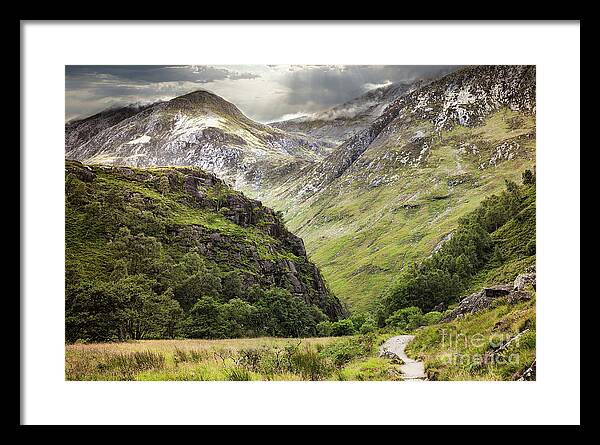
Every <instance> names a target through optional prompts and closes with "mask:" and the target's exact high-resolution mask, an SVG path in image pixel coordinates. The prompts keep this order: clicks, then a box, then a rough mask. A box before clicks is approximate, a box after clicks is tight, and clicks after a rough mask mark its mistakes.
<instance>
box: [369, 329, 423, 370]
mask: <svg viewBox="0 0 600 445" xmlns="http://www.w3.org/2000/svg"><path fill="white" fill-rule="evenodd" d="M413 338H415V336H414V335H398V336H396V337H392V338H390V339H388V340H386V341H385V342H384V343H383V344H382V345H381V346H380V347H379V356H380V357H388V358H389V357H390V356H391V355H395V356H397V357H399V358H400V359H402V361H403V362H404V364H403V365H400V370H401V371H402V378H403V379H404V380H426V377H427V376H426V375H425V365H424V364H423V362H420V361H417V360H413V359H412V358H409V357H408V356H407V355H406V352H404V350H405V349H406V345H407V344H408V343H409V342H410V341H411V340H412V339H413ZM390 353H391V354H390Z"/></svg>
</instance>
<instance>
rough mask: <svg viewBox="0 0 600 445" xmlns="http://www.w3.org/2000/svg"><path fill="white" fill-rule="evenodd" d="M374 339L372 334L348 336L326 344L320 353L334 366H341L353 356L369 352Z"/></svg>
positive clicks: (360, 355)
mask: <svg viewBox="0 0 600 445" xmlns="http://www.w3.org/2000/svg"><path fill="white" fill-rule="evenodd" d="M374 340H375V337H374V336H373V335H361V336H358V337H350V338H347V339H343V340H340V341H336V342H335V343H333V344H331V345H327V346H326V347H325V348H324V349H323V350H322V351H321V352H320V354H321V355H323V356H325V357H328V358H329V359H330V360H331V361H332V362H333V364H334V365H335V366H336V367H338V368H341V367H342V366H344V365H346V364H347V363H348V362H350V361H351V360H353V359H355V358H358V357H364V356H366V355H368V354H370V353H371V351H372V349H373V344H374Z"/></svg>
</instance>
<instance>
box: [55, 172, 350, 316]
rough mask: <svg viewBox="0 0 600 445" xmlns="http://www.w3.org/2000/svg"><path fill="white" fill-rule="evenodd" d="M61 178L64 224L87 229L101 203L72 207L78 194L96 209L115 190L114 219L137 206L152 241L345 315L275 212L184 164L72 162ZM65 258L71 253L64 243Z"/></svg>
mask: <svg viewBox="0 0 600 445" xmlns="http://www.w3.org/2000/svg"><path fill="white" fill-rule="evenodd" d="M65 174H66V176H67V183H68V184H70V185H68V194H69V196H70V199H69V200H68V201H67V210H68V211H67V219H68V221H67V225H68V226H69V218H74V216H73V215H74V213H73V212H74V211H76V212H77V214H78V215H80V216H79V218H80V221H85V222H84V224H91V223H92V222H91V221H93V217H92V215H91V214H92V209H93V208H95V206H97V205H98V204H93V205H92V204H86V205H84V206H77V207H75V206H73V205H72V204H70V203H71V202H78V199H79V198H78V196H77V195H78V194H83V192H81V191H79V192H78V190H80V189H81V190H87V192H86V193H87V194H88V195H89V194H90V193H94V197H95V199H96V202H98V200H100V201H101V202H100V205H102V204H103V202H102V201H105V200H109V199H113V198H110V197H111V196H113V195H114V194H117V193H119V194H120V196H122V204H119V205H116V206H114V209H113V211H114V215H111V219H113V220H114V219H116V220H120V221H127V217H126V216H124V215H126V214H127V213H126V212H129V210H128V209H129V208H131V207H132V206H135V207H134V208H137V209H138V210H136V212H137V211H139V216H136V219H139V220H140V221H151V223H148V224H145V225H144V231H145V234H146V235H152V236H155V237H156V238H157V239H159V240H160V241H161V242H162V243H163V245H165V246H167V247H168V250H169V251H174V252H188V251H196V252H198V253H199V254H200V255H201V256H202V257H203V258H205V259H206V260H207V261H208V262H209V263H214V264H216V265H218V266H220V267H221V268H222V269H223V270H237V271H239V272H240V273H241V276H242V279H243V281H244V285H245V286H246V287H249V286H252V285H254V284H257V285H259V286H261V287H263V288H269V287H271V286H276V287H279V288H283V289H287V290H288V291H290V292H291V293H292V294H294V295H296V296H297V297H300V298H302V299H303V300H304V302H305V303H306V304H308V305H314V306H316V307H318V308H320V309H321V310H322V311H323V312H324V313H325V314H326V315H327V316H328V317H329V318H330V319H333V320H335V319H338V318H340V317H342V316H343V315H345V310H344V309H343V307H342V306H341V304H340V303H339V301H338V300H337V298H335V297H334V296H333V295H332V294H331V292H330V291H329V290H328V288H327V286H326V285H325V282H324V281H323V278H322V276H321V273H320V271H319V270H318V269H317V267H316V266H315V265H314V264H313V263H311V262H310V261H309V260H308V258H307V257H306V251H305V248H304V244H303V242H302V240H301V239H300V238H298V237H297V236H295V235H293V234H292V233H290V232H289V231H288V230H287V229H286V227H285V225H284V223H283V222H282V220H281V218H280V217H279V216H278V214H277V213H276V212H274V211H273V210H272V209H269V208H267V207H264V206H263V205H262V204H261V203H260V202H259V201H256V200H252V199H249V198H247V197H246V196H244V195H243V194H242V193H239V192H235V191H233V190H232V189H230V188H229V187H227V186H226V185H225V183H224V182H223V181H222V180H221V179H219V178H217V177H216V176H215V175H213V174H210V173H207V172H204V171H202V170H200V169H198V168H189V167H179V168H175V167H174V168H156V169H137V168H129V167H105V166H87V165H83V164H80V163H78V162H70V161H69V162H67V164H66V171H65ZM80 183H82V184H85V185H84V186H81V184H80ZM69 187H70V188H69ZM77 187H79V188H77ZM81 187H83V188H81ZM73 190H75V192H74V191H73ZM121 206H122V208H123V209H124V210H122V211H121V210H119V208H120V207H121ZM73 207H75V208H73ZM105 216H106V215H105ZM89 217H92V218H91V220H90V219H88V218H89ZM87 221H89V222H87ZM126 225H127V224H126ZM79 229H80V230H81V228H79ZM132 230H137V229H132ZM113 232H114V231H113V230H111V229H109V228H107V229H105V231H104V233H103V234H102V238H103V239H105V241H106V243H107V244H110V242H111V239H112V238H113V236H114V233H113ZM67 254H68V255H69V254H76V249H70V248H69V243H68V244H67Z"/></svg>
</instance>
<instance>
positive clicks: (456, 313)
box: [442, 271, 536, 322]
mask: <svg viewBox="0 0 600 445" xmlns="http://www.w3.org/2000/svg"><path fill="white" fill-rule="evenodd" d="M535 277H536V274H535V272H532V271H529V272H526V273H523V274H520V275H519V276H517V278H515V280H514V282H513V283H512V284H500V285H497V286H491V287H485V288H483V289H481V290H480V291H479V292H475V293H473V294H471V295H469V296H467V297H464V298H463V299H462V300H460V303H459V305H458V307H457V308H456V309H454V310H453V311H452V312H450V313H449V314H448V315H446V316H445V317H444V318H443V319H442V321H443V322H447V321H451V320H454V319H456V318H462V317H464V316H466V315H468V314H474V313H476V312H481V311H483V310H485V309H487V308H489V307H490V306H491V305H492V303H493V302H494V301H495V300H497V299H498V298H501V297H506V301H507V302H508V303H509V304H515V303H517V302H519V301H522V300H528V299H530V298H531V294H530V292H528V291H527V290H526V288H527V286H531V287H532V288H533V289H534V290H535Z"/></svg>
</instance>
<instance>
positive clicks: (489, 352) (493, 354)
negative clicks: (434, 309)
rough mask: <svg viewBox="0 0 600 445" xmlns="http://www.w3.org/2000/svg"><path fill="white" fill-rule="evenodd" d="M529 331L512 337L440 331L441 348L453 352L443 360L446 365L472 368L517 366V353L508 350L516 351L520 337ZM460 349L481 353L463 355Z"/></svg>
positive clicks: (518, 357) (507, 335) (509, 335)
mask: <svg viewBox="0 0 600 445" xmlns="http://www.w3.org/2000/svg"><path fill="white" fill-rule="evenodd" d="M527 331H529V329H525V330H524V331H522V332H520V333H518V334H516V335H514V334H512V335H511V334H510V333H502V334H493V335H489V336H486V335H483V334H480V333H478V334H473V335H470V334H464V333H461V332H457V331H454V330H448V329H442V330H441V331H440V333H441V335H442V346H443V348H444V349H445V350H448V351H454V352H452V353H451V354H448V355H445V356H444V357H443V360H444V362H445V363H447V364H453V365H462V366H473V365H488V364H513V365H518V364H519V363H520V362H521V357H520V354H519V353H518V352H510V353H508V349H509V346H510V349H512V350H514V348H516V350H518V348H519V344H520V340H521V336H522V335H523V334H525V333H526V332H527ZM460 349H462V350H465V351H469V350H473V349H475V350H480V351H484V352H482V353H472V354H471V353H463V352H458V351H459V350H460Z"/></svg>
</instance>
